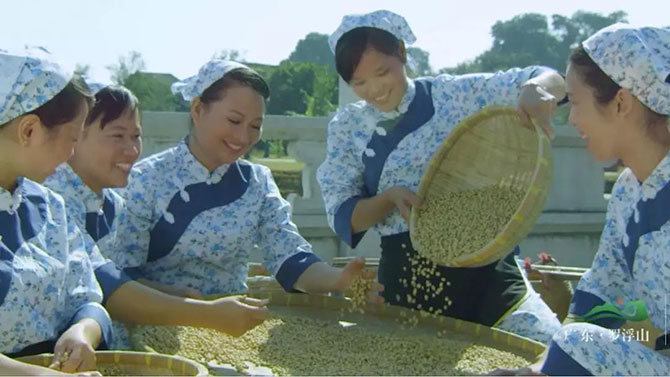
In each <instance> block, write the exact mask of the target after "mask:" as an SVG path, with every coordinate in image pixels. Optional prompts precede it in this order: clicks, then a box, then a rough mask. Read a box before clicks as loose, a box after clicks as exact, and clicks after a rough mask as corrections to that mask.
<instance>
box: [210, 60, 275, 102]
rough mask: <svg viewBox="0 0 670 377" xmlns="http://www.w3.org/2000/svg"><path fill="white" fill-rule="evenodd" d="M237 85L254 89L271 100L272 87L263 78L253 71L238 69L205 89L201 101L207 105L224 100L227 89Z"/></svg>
mask: <svg viewBox="0 0 670 377" xmlns="http://www.w3.org/2000/svg"><path fill="white" fill-rule="evenodd" d="M236 85H237V86H239V85H242V86H246V87H249V88H251V89H253V90H254V91H256V92H257V93H258V94H260V95H261V96H262V97H263V98H264V99H265V100H267V99H268V98H270V87H269V86H268V84H267V82H265V79H264V78H263V76H261V75H260V74H258V72H256V71H254V70H252V69H248V68H236V69H234V70H232V71H230V72H228V73H226V74H225V76H223V77H222V78H220V79H219V80H217V81H215V82H214V83H213V84H212V85H210V86H209V87H208V88H207V89H205V91H203V92H202V94H201V95H200V101H201V102H202V103H204V104H205V105H207V104H210V103H212V102H216V101H218V100H220V99H221V98H223V95H224V93H225V91H226V89H228V88H230V87H233V86H236Z"/></svg>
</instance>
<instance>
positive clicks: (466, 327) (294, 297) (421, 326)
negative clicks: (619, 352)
mask: <svg viewBox="0 0 670 377" xmlns="http://www.w3.org/2000/svg"><path fill="white" fill-rule="evenodd" d="M249 296H253V297H256V298H265V299H269V302H270V303H269V308H270V313H273V312H275V313H292V314H294V315H300V316H305V317H310V318H316V319H320V320H324V321H346V322H350V323H355V324H356V325H358V326H365V327H368V328H374V329H375V331H383V332H387V333H395V332H396V331H399V329H400V328H401V324H400V323H398V322H399V321H401V320H402V319H403V318H407V317H409V316H414V315H416V312H412V311H410V310H409V309H406V308H402V307H398V306H391V305H387V304H379V305H367V306H366V308H365V314H360V313H352V312H349V310H348V309H350V305H351V303H350V300H348V299H345V298H340V297H333V296H326V295H307V294H294V293H285V292H283V291H280V290H277V289H256V290H253V291H251V290H250V291H249ZM417 319H418V323H417V325H416V326H415V327H414V328H413V329H412V330H411V331H416V332H424V333H428V334H432V335H435V336H436V334H437V333H438V332H440V331H445V330H446V332H447V333H448V335H447V336H448V337H449V338H450V339H453V340H462V341H466V342H468V343H476V344H478V345H483V346H489V347H493V348H497V349H500V350H504V351H508V352H512V353H514V354H516V355H518V356H521V357H523V358H525V359H526V360H529V361H532V360H535V358H536V357H537V356H538V355H539V354H540V353H542V352H543V351H544V350H545V346H544V345H543V344H541V343H539V342H536V341H534V340H531V339H527V338H524V337H520V336H518V335H515V334H512V333H508V332H505V331H502V330H498V329H493V328H490V327H486V326H483V325H479V324H475V323H471V322H466V321H461V320H458V319H454V318H448V317H444V316H438V317H431V316H425V317H424V316H417ZM130 338H131V342H132V343H133V348H135V349H138V350H144V351H148V352H151V351H153V348H152V347H151V345H149V344H146V343H145V342H144V340H143V339H142V338H141V337H140V336H137V335H136V334H134V333H133V332H132V330H131V337H130ZM333 352H337V350H333ZM199 361H200V362H202V363H204V364H206V365H209V364H208V360H199ZM211 367H212V368H213V369H212V370H213V373H216V369H217V368H218V366H216V365H212V366H211Z"/></svg>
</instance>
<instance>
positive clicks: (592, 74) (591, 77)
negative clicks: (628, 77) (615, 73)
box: [570, 45, 621, 105]
mask: <svg viewBox="0 0 670 377" xmlns="http://www.w3.org/2000/svg"><path fill="white" fill-rule="evenodd" d="M570 64H571V65H572V66H573V67H574V68H576V69H577V72H578V73H579V75H580V77H581V78H582V79H583V80H584V82H585V83H586V85H588V86H589V87H591V89H592V90H593V94H594V95H595V97H596V101H598V103H599V104H601V105H606V104H608V103H609V102H610V101H611V100H612V99H614V96H616V94H617V93H618V92H619V89H621V87H620V86H619V84H617V83H616V82H614V80H612V79H611V78H610V77H609V76H607V74H606V73H605V72H603V70H602V69H600V67H598V65H597V64H596V63H595V62H594V61H593V59H591V57H590V56H589V54H587V53H586V50H584V47H582V46H581V45H580V46H579V47H577V48H575V49H574V50H573V51H572V54H571V55H570Z"/></svg>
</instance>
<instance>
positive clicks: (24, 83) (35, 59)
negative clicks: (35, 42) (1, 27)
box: [0, 47, 74, 124]
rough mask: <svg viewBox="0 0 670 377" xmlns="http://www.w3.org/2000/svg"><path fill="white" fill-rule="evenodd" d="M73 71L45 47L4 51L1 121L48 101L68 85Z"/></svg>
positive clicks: (0, 53) (0, 67)
mask: <svg viewBox="0 0 670 377" xmlns="http://www.w3.org/2000/svg"><path fill="white" fill-rule="evenodd" d="M73 72H74V70H73V69H71V68H70V67H69V66H66V65H64V64H62V63H60V62H58V61H57V60H56V59H54V57H53V56H52V55H51V54H50V53H49V52H48V51H47V50H46V49H44V48H41V47H34V48H27V49H24V50H21V51H11V52H10V51H6V50H0V124H5V123H7V122H9V121H11V120H13V119H16V118H18V117H19V116H21V115H23V114H25V113H28V112H31V111H33V110H35V109H37V108H39V107H40V106H42V105H44V104H45V103H47V102H48V101H49V100H50V99H52V98H53V97H55V96H56V95H57V94H58V93H60V91H61V90H63V89H64V88H65V86H67V84H68V83H69V82H70V80H71V79H72V75H73Z"/></svg>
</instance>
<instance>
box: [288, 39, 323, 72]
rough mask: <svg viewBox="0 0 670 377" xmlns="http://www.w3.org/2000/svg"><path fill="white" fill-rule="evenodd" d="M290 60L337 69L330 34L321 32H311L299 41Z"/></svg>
mask: <svg viewBox="0 0 670 377" xmlns="http://www.w3.org/2000/svg"><path fill="white" fill-rule="evenodd" d="M287 60H288V61H290V62H302V63H315V64H320V65H323V66H326V67H328V68H329V69H330V70H332V71H334V70H335V56H334V55H333V53H332V52H331V51H330V47H329V46H328V35H327V34H320V33H309V34H307V36H306V37H305V38H304V39H301V40H299V41H298V43H297V44H296V46H295V49H294V50H293V52H291V55H289V57H288V59H287Z"/></svg>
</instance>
